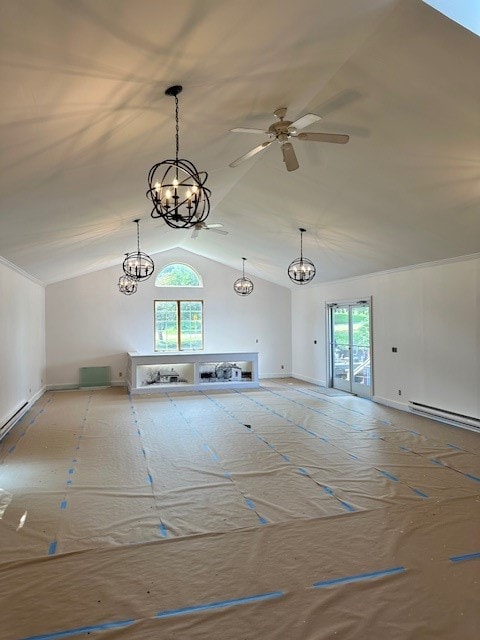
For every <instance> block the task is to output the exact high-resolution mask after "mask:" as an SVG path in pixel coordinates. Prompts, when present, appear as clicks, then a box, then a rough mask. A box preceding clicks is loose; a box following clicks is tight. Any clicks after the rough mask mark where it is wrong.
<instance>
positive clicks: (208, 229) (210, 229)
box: [207, 227, 228, 236]
mask: <svg viewBox="0 0 480 640" xmlns="http://www.w3.org/2000/svg"><path fill="white" fill-rule="evenodd" d="M207 231H213V232H214V233H221V234H222V236H228V231H225V230H224V229H215V228H214V229H212V227H207Z"/></svg>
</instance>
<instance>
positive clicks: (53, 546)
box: [48, 540, 57, 556]
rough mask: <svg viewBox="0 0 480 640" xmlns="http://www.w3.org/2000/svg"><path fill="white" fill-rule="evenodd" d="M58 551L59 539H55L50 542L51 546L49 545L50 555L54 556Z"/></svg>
mask: <svg viewBox="0 0 480 640" xmlns="http://www.w3.org/2000/svg"><path fill="white" fill-rule="evenodd" d="M56 551H57V541H56V540H54V541H53V542H51V543H50V546H49V547H48V555H49V556H54V555H55V553H56Z"/></svg>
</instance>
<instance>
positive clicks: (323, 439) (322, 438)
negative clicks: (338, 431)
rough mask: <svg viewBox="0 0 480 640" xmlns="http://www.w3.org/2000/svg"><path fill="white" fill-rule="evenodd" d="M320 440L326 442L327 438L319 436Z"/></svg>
mask: <svg viewBox="0 0 480 640" xmlns="http://www.w3.org/2000/svg"><path fill="white" fill-rule="evenodd" d="M320 440H322V441H323V442H326V443H327V444H328V438H325V436H320Z"/></svg>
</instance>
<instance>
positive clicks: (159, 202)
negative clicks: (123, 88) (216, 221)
mask: <svg viewBox="0 0 480 640" xmlns="http://www.w3.org/2000/svg"><path fill="white" fill-rule="evenodd" d="M181 91H182V87H181V86H180V85H174V86H172V87H169V88H168V89H167V90H166V91H165V94H166V95H167V96H173V97H174V98H175V158H174V159H169V160H163V161H162V162H158V163H157V164H154V165H153V167H152V168H151V169H150V171H149V173H148V191H147V198H149V199H150V200H151V201H152V202H153V209H152V212H151V216H152V218H162V219H163V220H164V222H165V223H166V224H167V225H168V226H169V227H172V228H174V229H191V228H192V227H195V225H196V224H198V223H199V222H204V221H205V220H206V219H207V217H208V214H209V213H210V196H211V192H210V190H209V189H207V187H205V182H206V180H207V177H208V174H207V173H206V172H205V171H202V172H199V171H198V170H197V168H196V167H195V165H194V164H193V162H190V160H185V159H183V158H179V157H178V155H179V126H178V94H179V93H180V92H181Z"/></svg>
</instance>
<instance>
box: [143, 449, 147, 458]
mask: <svg viewBox="0 0 480 640" xmlns="http://www.w3.org/2000/svg"><path fill="white" fill-rule="evenodd" d="M142 453H143V457H144V458H146V457H147V452H146V451H145V449H144V448H143V447H142Z"/></svg>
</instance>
